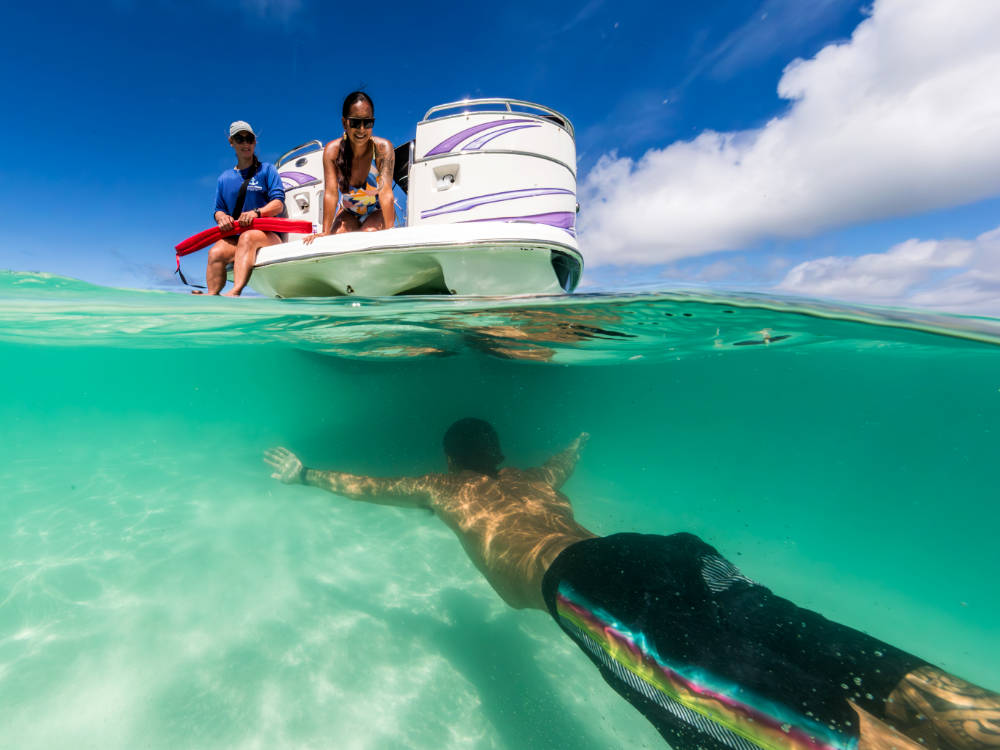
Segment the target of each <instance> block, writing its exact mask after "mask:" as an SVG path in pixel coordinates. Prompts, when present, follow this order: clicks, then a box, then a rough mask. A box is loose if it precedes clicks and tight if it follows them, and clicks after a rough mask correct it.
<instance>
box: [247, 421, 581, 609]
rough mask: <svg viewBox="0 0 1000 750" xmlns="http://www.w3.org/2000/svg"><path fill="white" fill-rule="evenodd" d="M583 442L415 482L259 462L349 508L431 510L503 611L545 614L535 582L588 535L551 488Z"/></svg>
mask: <svg viewBox="0 0 1000 750" xmlns="http://www.w3.org/2000/svg"><path fill="white" fill-rule="evenodd" d="M588 437H589V436H588V435H586V434H583V435H581V436H580V437H578V438H577V439H576V440H574V441H573V442H572V443H571V444H570V446H569V447H568V448H566V450H564V451H562V452H560V453H557V454H556V455H554V456H553V457H552V458H550V459H549V460H548V461H546V462H545V464H543V465H542V466H539V467H536V468H531V469H515V468H505V469H501V470H500V471H499V472H498V473H497V474H496V475H495V476H488V475H486V474H480V473H478V472H474V471H469V470H465V471H456V472H452V473H448V474H426V475H424V476H420V477H399V478H385V479H382V478H376V477H366V476H357V475H354V474H346V473H343V472H336V471H321V470H318V469H306V468H305V467H303V466H302V463H301V462H300V461H299V459H298V458H297V457H296V456H295V455H294V454H293V453H291V451H289V450H287V449H285V448H274V449H272V450H270V451H268V452H267V453H266V454H265V460H267V462H268V463H269V464H270V465H271V466H272V467H274V468H275V469H276V472H275V473H274V474H273V476H274V478H276V479H280V480H281V481H283V482H286V483H296V482H301V483H302V484H307V485H311V486H313V487H321V488H323V489H325V490H329V491H330V492H333V493H336V494H338V495H342V496H344V497H347V498H350V499H352V500H361V501H364V502H371V503H378V504H382V505H396V506H403V507H411V508H427V509H429V510H432V511H433V512H434V513H435V514H436V515H437V516H438V517H439V518H440V519H441V520H442V521H444V522H445V524H447V525H448V526H449V527H450V528H451V529H452V531H454V532H455V534H456V535H457V536H458V538H459V540H460V541H461V543H462V546H463V547H464V548H465V551H466V554H468V556H469V558H470V559H471V560H472V562H473V563H474V564H475V566H476V567H477V568H478V569H479V570H480V572H482V574H483V575H484V576H485V577H486V580H487V581H489V583H490V585H491V586H493V588H494V589H495V590H496V592H497V593H498V594H499V595H500V596H501V597H502V598H503V600H504V601H505V602H506V603H507V604H509V605H510V606H511V607H514V608H516V609H524V608H534V609H540V610H543V611H548V610H547V608H546V606H545V602H544V600H543V599H542V578H543V576H544V575H545V571H546V570H548V568H549V566H550V565H551V564H552V562H553V560H555V559H556V557H558V556H559V553H560V552H562V551H563V550H564V549H566V547H568V546H569V545H571V544H574V543H575V542H578V541H580V540H582V539H590V538H592V537H594V536H595V535H594V534H593V533H591V532H590V531H588V530H587V529H585V528H583V527H582V526H581V525H580V524H578V523H577V522H576V521H575V520H574V518H573V509H572V507H571V506H570V502H569V499H568V498H567V497H566V496H565V495H563V494H562V493H561V492H560V491H559V488H560V487H561V486H562V485H563V483H565V481H566V480H567V479H568V478H569V476H570V475H571V474H572V473H573V469H574V468H575V467H576V463H577V461H578V460H579V457H580V450H581V449H582V447H583V445H584V444H585V443H586V440H587V438H588Z"/></svg>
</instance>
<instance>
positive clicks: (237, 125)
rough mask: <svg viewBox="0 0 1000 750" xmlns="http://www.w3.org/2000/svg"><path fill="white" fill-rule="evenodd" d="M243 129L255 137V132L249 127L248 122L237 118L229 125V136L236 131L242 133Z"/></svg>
mask: <svg viewBox="0 0 1000 750" xmlns="http://www.w3.org/2000/svg"><path fill="white" fill-rule="evenodd" d="M244 131H246V132H247V133H249V134H250V135H252V136H253V137H254V138H256V137H257V134H256V133H255V132H253V128H251V127H250V123H249V122H247V121H246V120H237V121H236V122H234V123H232V124H231V125H230V126H229V137H230V138H232V137H233V136H234V135H236V134H237V133H242V132H244Z"/></svg>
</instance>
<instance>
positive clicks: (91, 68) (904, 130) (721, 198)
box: [0, 0, 1000, 314]
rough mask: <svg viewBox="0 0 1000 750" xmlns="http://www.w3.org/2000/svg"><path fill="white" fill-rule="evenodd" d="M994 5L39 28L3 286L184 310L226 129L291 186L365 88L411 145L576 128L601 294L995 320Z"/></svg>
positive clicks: (892, 0) (31, 39)
mask: <svg viewBox="0 0 1000 750" xmlns="http://www.w3.org/2000/svg"><path fill="white" fill-rule="evenodd" d="M936 6H945V7H944V10H942V9H941V8H937V7H936ZM997 7H998V4H997V3H995V2H993V0H959V1H958V2H956V3H953V4H950V5H948V4H941V3H939V2H933V3H932V2H929V1H927V0H876V1H875V2H874V3H868V2H865V3H860V2H855V1H853V0H813V1H812V2H808V3H806V2H801V1H800V0H717V1H716V2H712V3H662V2H645V1H643V2H628V1H626V2H610V1H609V0H607V1H606V0H589V2H582V3H563V4H560V3H549V4H545V3H520V2H515V3H505V4H501V3H496V4H474V3H469V4H444V3H422V4H421V3H380V4H370V5H368V6H366V8H365V10H364V11H363V12H362V13H360V14H351V13H347V12H346V6H344V5H343V4H331V3H320V2H312V0H282V1H275V0H237V1H236V2H232V1H231V2H221V0H207V2H205V3H202V4H198V5H196V4H186V3H178V2H166V1H165V0H150V1H148V2H138V1H137V0H116V1H115V2H111V3H106V4H103V5H100V4H89V5H80V4H77V3H58V2H57V3H54V4H48V5H42V4H38V3H35V4H29V3H22V4H17V5H15V6H13V7H10V8H8V9H7V10H6V17H5V25H6V27H7V34H6V35H5V44H4V45H3V46H2V47H0V70H2V72H3V80H4V84H5V106H4V108H3V110H4V115H3V117H2V118H0V137H2V138H3V142H4V143H6V144H8V153H7V155H6V158H5V159H4V163H3V167H2V174H3V179H2V180H0V199H2V203H3V205H4V206H5V207H6V208H7V211H6V212H5V213H6V220H5V222H4V228H3V230H2V233H0V267H3V268H11V269H15V270H41V271H48V272H53V273H58V274H63V275H68V276H74V277H77V278H82V279H86V280H89V281H94V282H97V283H103V284H113V285H125V286H138V287H150V286H162V285H164V284H166V285H170V284H172V283H173V280H172V279H171V278H170V273H171V272H172V270H173V269H172V265H173V256H172V246H173V245H174V244H175V243H176V242H178V241H179V240H181V239H183V238H184V237H187V236H188V235H191V234H194V233H195V232H197V231H199V230H201V229H203V228H205V227H206V226H208V225H209V222H210V216H211V212H212V201H213V196H214V185H215V180H216V178H217V176H218V174H219V173H220V172H221V171H222V170H223V169H225V168H227V167H229V166H231V165H232V162H233V159H232V151H231V150H230V148H229V146H228V144H227V143H226V136H227V126H228V123H229V122H230V121H231V120H234V119H247V120H249V121H250V122H251V123H253V125H254V127H255V128H256V129H257V130H258V132H259V134H260V144H259V153H260V155H261V157H262V158H264V159H265V160H273V159H274V158H275V157H277V156H278V155H280V154H281V153H282V152H284V151H285V150H287V149H288V148H290V147H291V146H294V145H295V144H298V143H301V142H304V141H307V140H310V139H313V138H319V139H321V140H327V139H329V138H332V137H334V136H336V135H337V134H338V133H339V105H340V102H341V100H342V98H343V95H344V94H345V93H346V92H348V91H350V90H352V89H354V88H356V87H359V86H364V87H365V89H366V90H367V91H368V92H369V93H370V94H371V95H372V96H373V98H374V99H375V102H376V114H377V118H378V123H377V126H376V133H378V134H380V135H383V136H385V137H387V138H389V139H390V140H392V141H393V142H395V143H401V142H404V141H406V140H408V139H409V138H411V137H412V135H413V129H414V125H415V123H416V121H417V120H418V119H419V118H420V116H421V115H422V114H423V112H424V111H426V109H428V108H429V107H431V106H433V105H435V104H439V103H443V102H446V101H452V100H456V99H461V98H464V97H476V96H511V97H515V98H520V99H527V100H530V101H537V102H540V103H543V104H546V105H548V106H551V107H554V108H555V109H558V110H560V111H562V112H564V113H565V114H567V115H568V116H569V117H570V118H571V119H572V120H573V122H574V124H575V126H576V130H577V134H578V144H577V145H578V156H579V167H580V173H579V182H580V197H581V204H582V212H581V229H582V232H581V247H582V250H583V252H584V255H585V257H586V258H587V260H588V271H587V274H586V277H585V281H586V282H587V283H588V284H589V285H591V286H598V287H604V288H607V287H614V286H633V285H637V284H643V285H647V286H654V287H655V286H659V287H662V288H669V287H672V286H677V285H678V284H686V283H706V284H712V285H717V286H723V287H729V288H755V289H761V288H763V289H767V288H775V289H779V290H781V291H784V292H788V293H804V294H814V295H821V296H834V297H837V298H841V299H857V300H861V301H874V302H880V303H885V304H920V305H922V306H927V307H938V308H941V309H958V310H965V311H969V312H992V313H994V314H1000V305H997V304H996V302H995V301H994V300H995V299H996V297H997V296H998V294H1000V261H997V256H998V255H1000V237H996V236H994V235H992V234H990V232H991V231H992V230H996V229H997V227H998V226H1000V216H998V211H1000V168H998V167H1000V142H998V139H1000V135H998V134H1000V101H998V98H1000V94H998V93H997V91H998V89H997V87H996V86H995V80H996V76H995V74H996V73H1000V58H998V57H997V52H996V49H995V48H996V47H997V45H996V43H995V39H993V38H992V36H990V35H989V34H988V33H987V31H988V29H990V28H994V29H995V28H996V27H997V22H1000V17H998V12H997ZM359 19H360V20H359ZM350 29H355V31H350ZM984 29H985V31H984ZM796 61H797V62H796ZM991 70H992V73H993V74H994V75H993V76H990V75H989V73H990V71H991ZM987 84H988V85H987ZM866 118H867V119H866ZM792 186H794V188H795V189H794V190H793V189H792ZM758 188H759V190H758ZM761 196H763V197H761ZM906 243H909V244H906ZM963 243H964V244H963ZM202 264H203V258H202V257H200V256H194V257H193V258H191V259H190V260H189V261H188V262H187V263H186V264H185V267H186V268H189V269H190V270H191V271H192V272H193V273H192V275H198V274H200V273H201V272H202V270H203V269H202ZM873 269H874V270H873ZM793 272H794V273H793ZM901 278H902V279H903V281H902V282H901V281H900V279H901Z"/></svg>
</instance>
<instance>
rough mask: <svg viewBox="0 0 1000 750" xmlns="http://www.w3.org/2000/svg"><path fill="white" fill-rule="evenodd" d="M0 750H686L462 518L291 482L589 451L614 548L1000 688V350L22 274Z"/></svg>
mask: <svg viewBox="0 0 1000 750" xmlns="http://www.w3.org/2000/svg"><path fill="white" fill-rule="evenodd" d="M0 362H2V363H3V366H2V368H0V388H2V393H3V394H4V395H3V399H2V400H0V426H2V435H3V444H2V450H0V550H2V554H0V728H2V729H0V746H2V747H10V748H18V749H21V748H84V747H94V748H138V747H142V748H153V749H159V748H178V747H191V748H327V747H337V748H359V749H360V748H484V749H485V748H497V749H500V748H504V749H509V750H515V749H517V748H567V749H568V748H573V749H574V750H598V749H601V748H609V747H636V748H641V747H649V748H659V747H664V746H665V744H664V740H663V739H662V737H661V736H660V734H659V733H658V732H657V731H656V730H655V729H654V728H653V727H652V726H651V725H650V724H649V723H648V722H647V721H646V719H645V718H643V716H642V715H641V714H640V713H639V712H638V711H636V710H635V709H634V708H632V706H630V705H629V704H628V703H626V701H625V700H623V699H622V698H621V697H620V696H619V695H618V694H616V693H615V692H614V691H613V690H612V689H611V688H610V687H608V686H607V685H606V684H605V683H604V681H603V680H602V679H601V677H600V674H599V673H598V671H597V670H596V669H595V668H594V666H593V665H592V664H591V662H590V661H589V660H588V658H587V657H586V655H585V654H584V653H583V652H582V651H580V649H578V648H577V646H576V645H575V644H574V643H573V642H572V641H571V640H570V639H568V638H567V637H566V636H565V634H563V633H562V632H561V631H560V629H559V627H558V626H557V625H556V623H555V622H554V621H553V620H552V618H551V617H549V616H548V615H547V614H545V613H543V612H541V611H538V610H514V609H511V608H509V607H508V606H507V605H506V604H504V602H503V600H501V599H500V597H499V596H497V594H496V593H495V592H494V591H493V589H492V588H491V587H490V585H489V584H488V583H487V582H486V580H485V579H484V578H483V576H482V575H481V574H480V573H479V571H478V570H477V569H476V568H475V566H474V565H473V564H472V563H471V562H470V561H469V559H468V558H467V556H466V554H465V553H464V551H463V549H462V546H461V544H460V543H459V542H458V540H457V539H456V537H455V535H454V534H453V532H452V531H450V530H449V529H448V528H447V527H446V526H445V525H444V524H442V523H441V521H440V520H439V519H438V518H436V517H435V515H434V514H433V513H430V512H428V511H426V510H419V509H407V508H397V507H387V506H382V505H376V504H369V503H363V502H354V501H351V500H348V499H346V498H343V497H340V496H338V495H335V494H332V493H330V492H326V491H323V490H321V489H317V488H314V487H306V486H299V485H285V484H281V483H279V482H278V481H276V480H275V479H273V478H272V477H271V472H272V471H273V470H272V468H271V467H270V466H268V465H267V464H265V463H264V461H263V460H262V457H263V454H264V451H266V450H267V449H269V448H273V447H275V446H285V447H287V448H289V449H290V450H292V451H294V452H295V453H297V454H298V455H299V456H300V457H301V458H302V460H303V461H304V462H305V464H306V465H307V466H309V467H313V468H321V469H335V470H338V471H348V472H352V473H355V474H367V475H374V476H387V477H392V476H403V475H420V474H425V473H428V472H432V471H446V465H445V459H444V454H443V451H442V435H443V434H444V431H445V430H446V429H447V428H448V426H449V425H450V424H452V423H453V422H454V421H456V420H458V419H461V418H463V417H470V416H471V417H479V418H482V419H485V420H488V421H489V422H490V423H492V424H493V425H494V426H495V427H496V429H497V431H498V433H499V435H500V440H501V443H502V447H503V452H504V454H505V456H506V465H510V466H519V467H530V466H538V465H541V464H542V463H544V462H545V461H546V460H547V459H548V458H549V457H550V456H552V455H553V454H555V453H557V452H559V451H561V450H562V449H564V448H565V447H566V446H567V445H568V444H569V443H570V442H571V441H572V440H573V439H574V438H575V437H576V436H577V435H579V434H580V433H581V432H587V433H589V434H590V436H591V437H590V441H589V443H588V444H587V445H586V447H585V448H584V451H583V454H582V456H581V458H580V461H579V464H578V465H577V467H576V470H575V472H574V473H573V475H572V476H571V477H570V479H569V480H568V482H567V483H566V484H565V485H564V487H563V491H564V492H565V494H566V495H567V496H568V497H569V498H570V500H571V501H572V504H573V508H574V510H575V514H576V518H577V520H578V521H579V522H580V523H581V524H582V525H583V526H585V527H586V528H588V529H590V530H592V531H593V532H594V533H596V534H600V535H605V534H613V533H616V532H623V531H637V532H643V533H660V534H670V533H674V532H678V531H688V532H692V533H694V534H697V535H699V536H700V537H702V538H703V539H705V540H706V541H707V542H708V543H710V544H712V545H713V546H715V547H716V548H718V549H719V550H720V552H722V554H724V555H725V556H726V557H728V558H729V559H730V560H731V561H733V562H734V563H735V564H736V565H738V566H739V568H740V570H741V571H742V572H743V573H744V574H745V575H747V576H749V577H750V578H752V579H754V580H756V581H760V582H761V583H763V584H765V585H767V586H768V587H770V588H772V589H773V590H774V591H775V592H776V593H778V594H780V595H781V596H784V597H787V598H789V599H791V600H793V601H794V602H796V603H797V604H799V605H801V606H803V607H808V608H810V609H813V610H816V611H818V612H820V613H822V614H823V615H825V616H827V617H829V618H831V619H833V620H836V621H839V622H843V623H844V624H847V625H850V626H852V627H855V628H858V629H860V630H862V631H864V632H866V633H869V634H871V635H873V636H875V637H877V638H880V639H882V640H884V641H888V642H889V643H891V644H893V645H895V646H898V647H900V648H902V649H904V650H906V651H909V652H912V653H914V654H917V655H919V656H920V657H922V658H924V659H926V660H928V661H930V662H932V663H934V664H936V665H938V666H940V667H942V668H944V669H946V670H947V671H949V672H953V673H955V674H957V675H959V676H961V677H963V678H965V679H967V680H970V681H972V682H976V683H979V684H981V685H983V686H984V687H987V688H992V689H994V690H997V689H1000V649H998V648H997V642H998V639H997V623H998V621H1000V577H998V576H997V575H996V573H997V571H998V569H1000V545H998V544H997V542H996V535H997V528H998V522H1000V503H998V497H1000V494H998V492H997V471H996V469H997V461H998V455H1000V320H993V319H988V318H973V317H959V316H941V315H930V314H918V313H913V312H907V311H903V310H891V309H877V308H861V307H841V306H837V305H834V304H831V303H820V302H810V301H807V300H794V299H790V298H776V297H770V296H763V295H752V294H746V293H740V294H726V293H723V292H717V291H716V292H708V291H678V292H643V293H630V294H625V293H604V294H577V295H573V296H570V297H565V296H553V297H523V298H503V299H489V298H486V299H484V298H459V297H418V298H390V299H364V298H353V297H351V298H337V299H324V300H315V299H312V300H308V299H307V300H294V301H288V300H272V299H262V298H247V299H241V300H227V299H218V298H204V297H201V298H199V297H191V296H187V295H180V294H174V293H168V292H160V291H129V290H119V289H109V288H104V287H98V286H93V285H90V284H86V283H84V282H79V281H75V280H71V279H66V278H61V277H56V276H50V275H46V274H35V273H14V272H3V273H0Z"/></svg>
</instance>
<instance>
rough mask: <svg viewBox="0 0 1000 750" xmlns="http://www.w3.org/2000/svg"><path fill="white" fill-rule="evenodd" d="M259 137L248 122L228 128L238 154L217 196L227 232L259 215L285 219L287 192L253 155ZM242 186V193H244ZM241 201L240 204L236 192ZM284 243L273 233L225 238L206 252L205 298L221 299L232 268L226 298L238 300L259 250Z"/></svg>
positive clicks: (269, 166) (268, 166)
mask: <svg viewBox="0 0 1000 750" xmlns="http://www.w3.org/2000/svg"><path fill="white" fill-rule="evenodd" d="M256 143H257V134H256V133H254V130H253V128H252V127H250V123H248V122H245V121H243V120H237V121H236V122H234V123H232V124H231V125H230V126H229V144H230V145H231V146H232V147H233V151H235V152H236V166H235V167H233V168H232V169H227V170H226V171H225V172H223V173H222V174H221V175H219V185H218V188H217V189H216V192H215V221H216V223H217V224H218V225H219V229H221V230H223V231H226V230H228V229H232V227H233V225H234V224H236V223H238V224H241V225H242V226H245V227H246V226H250V224H251V222H252V221H253V220H254V219H255V218H260V217H261V216H286V215H287V214H286V213H285V189H284V187H282V184H281V178H280V177H279V176H278V170H277V169H275V168H274V165H273V164H271V163H269V162H264V163H261V162H260V160H259V159H258V158H257V156H256V154H255V153H254V149H255V147H256ZM244 183H246V190H245V191H244V190H242V188H243V184H244ZM241 192H242V193H243V199H242V201H241V200H240V193H241ZM282 241H283V238H282V237H281V236H280V235H279V234H277V233H276V232H266V231H261V230H259V229H247V230H245V231H243V232H241V233H240V234H238V235H233V236H231V237H223V238H222V239H220V240H219V241H218V242H216V243H215V244H214V245H212V247H211V248H210V249H209V251H208V268H207V269H206V271H205V286H206V289H207V292H208V294H219V293H220V292H221V291H222V288H223V287H224V286H225V285H226V269H227V267H228V266H229V264H230V263H232V264H233V288H232V289H230V290H229V291H228V292H226V296H227V297H238V296H239V295H240V292H242V291H243V288H244V287H245V286H246V285H247V282H248V281H249V280H250V274H251V273H252V272H253V266H254V263H255V262H256V261H257V251H258V250H260V248H262V247H266V246H268V245H276V244H278V243H279V242H282Z"/></svg>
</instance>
